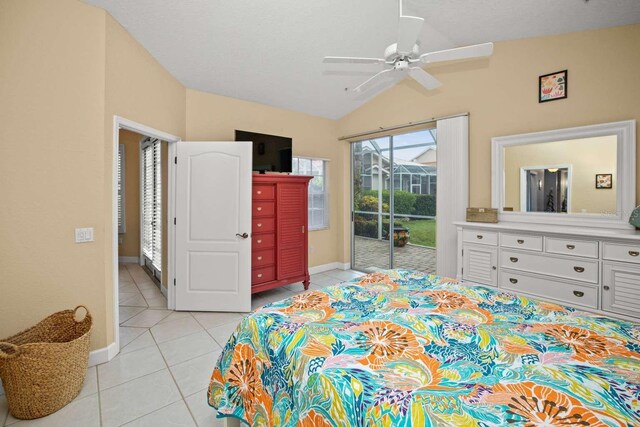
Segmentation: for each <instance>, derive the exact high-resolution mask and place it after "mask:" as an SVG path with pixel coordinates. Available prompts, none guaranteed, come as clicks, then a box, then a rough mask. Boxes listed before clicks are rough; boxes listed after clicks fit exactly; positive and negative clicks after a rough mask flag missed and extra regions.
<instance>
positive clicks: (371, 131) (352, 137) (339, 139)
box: [338, 113, 469, 141]
mask: <svg viewBox="0 0 640 427" xmlns="http://www.w3.org/2000/svg"><path fill="white" fill-rule="evenodd" d="M468 115H469V113H461V114H454V115H451V116H444V117H432V118H430V119H426V120H420V121H417V122H409V123H405V124H403V125H397V126H389V127H379V128H378V129H375V130H369V131H366V132H360V133H354V134H353V135H346V136H341V137H340V138H338V141H344V140H347V139H354V138H361V137H363V136H367V135H374V134H376V133H380V132H388V131H392V130H398V129H404V128H410V127H414V126H420V125H426V124H428V123H433V122H437V121H438V120H444V119H453V118H454V117H462V116H468Z"/></svg>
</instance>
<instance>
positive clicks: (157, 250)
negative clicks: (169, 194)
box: [142, 138, 162, 271]
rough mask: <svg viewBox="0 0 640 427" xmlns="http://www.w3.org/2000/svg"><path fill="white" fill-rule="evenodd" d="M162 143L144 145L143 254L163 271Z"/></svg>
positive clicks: (152, 142) (151, 141)
mask: <svg viewBox="0 0 640 427" xmlns="http://www.w3.org/2000/svg"><path fill="white" fill-rule="evenodd" d="M161 164H162V163H161V158H160V141H159V140H157V139H150V138H149V139H147V140H145V141H143V143H142V178H143V183H142V253H143V255H144V256H145V257H146V258H147V259H148V260H149V261H150V262H151V264H152V265H153V267H154V268H156V269H157V270H158V271H161V270H162V268H161V267H162V171H161Z"/></svg>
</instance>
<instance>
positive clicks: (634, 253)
mask: <svg viewBox="0 0 640 427" xmlns="http://www.w3.org/2000/svg"><path fill="white" fill-rule="evenodd" d="M629 255H631V256H638V255H640V252H638V251H629Z"/></svg>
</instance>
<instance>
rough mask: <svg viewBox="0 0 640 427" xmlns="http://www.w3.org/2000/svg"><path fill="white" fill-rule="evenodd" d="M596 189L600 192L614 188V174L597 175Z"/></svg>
mask: <svg viewBox="0 0 640 427" xmlns="http://www.w3.org/2000/svg"><path fill="white" fill-rule="evenodd" d="M596 188H597V189H598V190H606V189H610V188H613V174H610V173H599V174H596Z"/></svg>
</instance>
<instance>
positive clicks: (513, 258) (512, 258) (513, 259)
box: [509, 256, 518, 262]
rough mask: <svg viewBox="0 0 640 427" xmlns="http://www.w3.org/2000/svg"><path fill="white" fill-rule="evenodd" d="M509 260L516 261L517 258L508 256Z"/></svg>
mask: <svg viewBox="0 0 640 427" xmlns="http://www.w3.org/2000/svg"><path fill="white" fill-rule="evenodd" d="M509 261H511V262H518V258H516V257H514V256H512V257H511V258H509Z"/></svg>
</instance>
